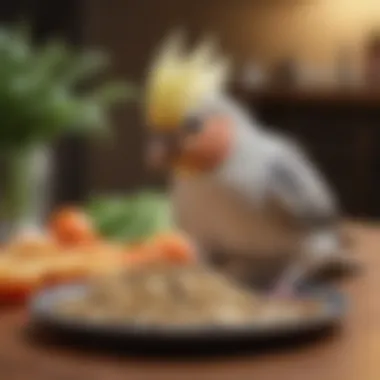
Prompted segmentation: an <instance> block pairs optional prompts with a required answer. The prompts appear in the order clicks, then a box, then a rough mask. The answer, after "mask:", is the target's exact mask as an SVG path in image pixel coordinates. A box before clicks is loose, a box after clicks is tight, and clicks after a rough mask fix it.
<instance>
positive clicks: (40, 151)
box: [0, 144, 52, 241]
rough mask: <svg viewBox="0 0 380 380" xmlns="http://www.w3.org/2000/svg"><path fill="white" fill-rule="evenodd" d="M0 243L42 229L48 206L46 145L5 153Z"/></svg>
mask: <svg viewBox="0 0 380 380" xmlns="http://www.w3.org/2000/svg"><path fill="white" fill-rule="evenodd" d="M3 159H4V165H5V181H4V183H3V196H2V204H1V207H2V219H3V223H2V229H1V231H0V233H1V236H0V237H1V240H3V241H4V240H8V239H9V238H11V237H12V236H14V235H20V234H23V233H27V232H29V231H31V230H32V231H39V230H41V229H42V227H43V224H44V220H45V217H46V213H47V212H48V207H49V203H50V179H51V178H50V177H51V168H52V160H51V159H52V155H51V150H50V148H49V147H48V146H46V145H37V144H36V145H32V146H27V147H18V148H13V149H9V150H7V151H6V152H4V155H3Z"/></svg>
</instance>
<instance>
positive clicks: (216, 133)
mask: <svg viewBox="0 0 380 380" xmlns="http://www.w3.org/2000/svg"><path fill="white" fill-rule="evenodd" d="M231 142H232V133H231V121H230V120H229V119H228V118H226V117H223V116H216V117H213V118H210V119H208V120H207V121H206V123H205V125H204V126H203V129H202V131H201V132H200V133H199V134H196V135H194V136H190V137H189V138H188V141H187V142H186V148H185V153H184V156H183V161H184V163H188V164H190V165H191V166H192V167H193V168H195V169H198V170H207V169H209V170H210V169H213V168H214V167H216V166H217V165H218V164H220V163H221V162H222V161H223V159H224V158H225V157H226V156H227V154H228V152H229V149H230V147H231Z"/></svg>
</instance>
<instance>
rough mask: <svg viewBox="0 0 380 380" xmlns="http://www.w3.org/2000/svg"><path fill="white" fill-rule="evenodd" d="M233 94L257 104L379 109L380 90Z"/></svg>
mask: <svg viewBox="0 0 380 380" xmlns="http://www.w3.org/2000/svg"><path fill="white" fill-rule="evenodd" d="M232 92H233V93H234V94H235V95H237V96H238V97H239V98H242V99H243V100H246V101H249V102H250V103H251V102H255V103H281V104H282V105H286V104H305V105H307V104H310V105H318V104H320V105H324V106H331V105H339V106H341V105H345V106H360V107H379V109H380V89H379V90H376V91H375V90H374V91H369V90H357V89H350V88H348V89H337V90H333V89H310V90H308V89H298V90H297V89H290V90H287V89H267V90H259V91H257V90H252V91H250V90H246V89H241V88H234V89H233V90H232Z"/></svg>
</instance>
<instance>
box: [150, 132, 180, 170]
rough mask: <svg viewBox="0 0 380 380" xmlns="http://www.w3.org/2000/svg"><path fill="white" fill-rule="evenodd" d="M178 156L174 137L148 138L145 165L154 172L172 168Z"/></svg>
mask: <svg viewBox="0 0 380 380" xmlns="http://www.w3.org/2000/svg"><path fill="white" fill-rule="evenodd" d="M178 154H179V142H178V141H177V139H176V138H175V136H163V135H162V136H154V137H150V138H149V141H148V144H147V146H146V156H145V159H146V164H147V166H148V168H150V169H152V170H154V171H167V170H169V169H171V168H172V166H173V164H174V163H175V160H176V159H177V157H178Z"/></svg>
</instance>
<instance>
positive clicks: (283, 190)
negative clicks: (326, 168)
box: [269, 139, 338, 226]
mask: <svg viewBox="0 0 380 380" xmlns="http://www.w3.org/2000/svg"><path fill="white" fill-rule="evenodd" d="M279 145H280V147H279V149H278V150H277V152H276V154H275V155H274V156H273V158H272V159H271V162H270V168H269V187H270V189H269V192H270V193H271V194H272V195H274V196H275V197H276V198H277V199H278V200H279V201H280V202H281V203H283V205H284V207H285V208H286V209H287V211H288V212H290V213H291V214H293V215H294V216H295V217H297V218H300V219H301V220H303V221H304V222H305V223H307V224H310V225H311V226H313V225H315V226H317V225H321V226H322V225H324V224H326V223H329V222H332V221H334V220H336V218H337V217H338V207H337V204H336V200H335V197H334V195H333V193H332V191H331V190H330V188H329V186H328V185H327V183H326V181H325V179H324V178H323V176H322V175H321V173H320V172H319V171H318V169H317V168H316V167H315V166H314V165H313V163H312V162H311V161H310V160H309V158H308V157H307V156H306V155H305V154H304V153H303V152H302V150H301V149H300V148H299V147H298V146H297V145H296V144H294V143H292V142H289V141H287V140H285V139H284V140H282V141H281V142H280V144H279Z"/></svg>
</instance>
